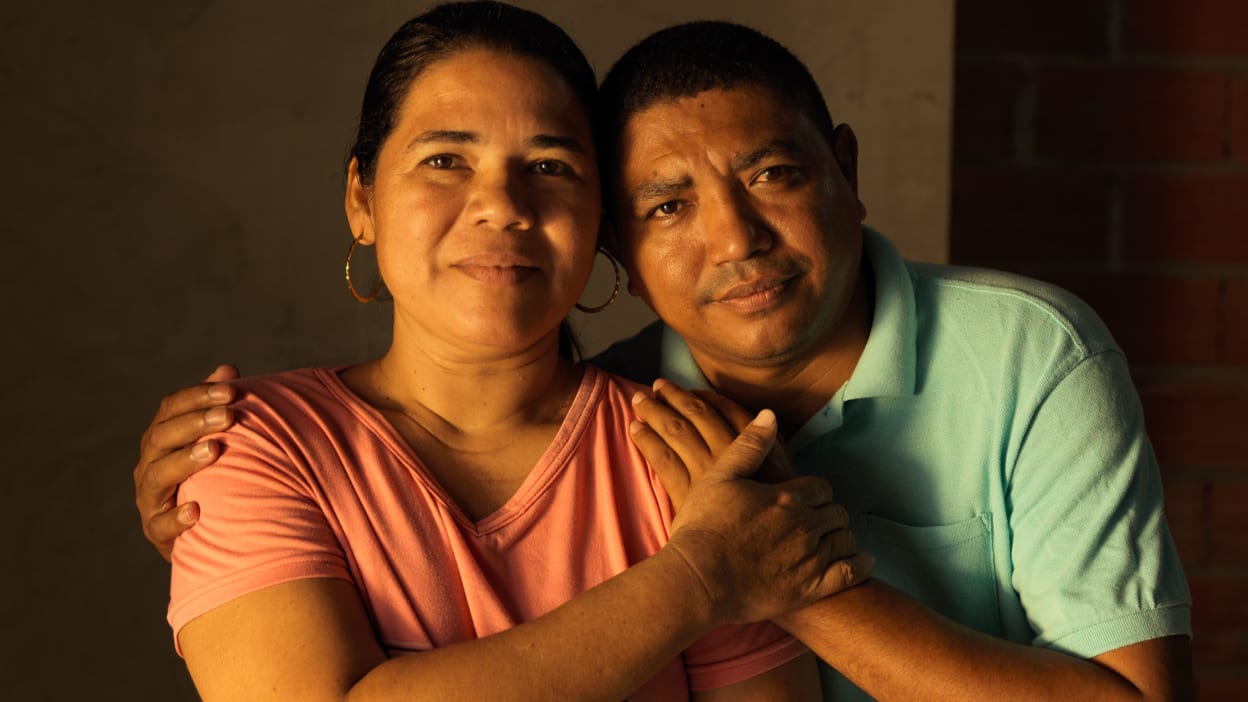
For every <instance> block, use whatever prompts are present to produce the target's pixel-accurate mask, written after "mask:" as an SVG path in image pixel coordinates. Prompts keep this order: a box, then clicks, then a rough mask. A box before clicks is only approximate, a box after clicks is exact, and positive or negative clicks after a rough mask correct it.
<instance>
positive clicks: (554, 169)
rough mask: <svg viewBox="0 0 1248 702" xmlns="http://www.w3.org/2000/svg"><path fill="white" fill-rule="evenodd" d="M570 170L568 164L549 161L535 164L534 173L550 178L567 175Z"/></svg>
mask: <svg viewBox="0 0 1248 702" xmlns="http://www.w3.org/2000/svg"><path fill="white" fill-rule="evenodd" d="M569 170H570V169H569V168H568V164H566V163H564V162H563V161H552V160H547V161H538V162H537V163H535V164H533V172H534V173H537V174H539V175H549V176H559V175H567V173H568V171H569Z"/></svg>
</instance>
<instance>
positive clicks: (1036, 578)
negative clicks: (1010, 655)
mask: <svg viewBox="0 0 1248 702" xmlns="http://www.w3.org/2000/svg"><path fill="white" fill-rule="evenodd" d="M1054 376H1055V377H1054V379H1053V381H1052V382H1051V383H1049V384H1048V387H1051V390H1049V391H1048V392H1047V394H1045V395H1044V396H1042V397H1041V398H1040V400H1039V403H1038V405H1037V406H1036V408H1035V410H1034V414H1033V416H1032V419H1031V422H1030V425H1029V426H1028V428H1027V431H1026V434H1025V436H1024V438H1023V442H1022V445H1021V447H1020V449H1019V451H1018V455H1017V459H1016V461H1015V463H1014V465H1013V470H1012V473H1011V474H1010V475H1009V482H1008V488H1007V490H1008V504H1009V505H1010V510H1011V511H1010V515H1009V525H1010V529H1011V531H1012V545H1011V552H1012V557H1013V561H1014V572H1013V585H1014V588H1015V589H1016V590H1017V592H1018V593H1019V596H1020V599H1021V601H1022V604H1023V606H1024V608H1025V610H1026V612H1027V617H1028V620H1029V622H1030V624H1031V627H1032V629H1033V630H1034V631H1035V632H1037V633H1036V638H1035V640H1034V643H1035V644H1036V645H1041V646H1047V647H1050V648H1053V649H1056V650H1059V651H1063V652H1065V653H1068V654H1071V655H1076V656H1081V657H1084V658H1091V657H1093V656H1097V655H1099V654H1101V653H1105V652H1106V651H1110V650H1113V649H1115V648H1120V647H1122V646H1126V645H1130V644H1133V643H1138V642H1140V641H1144V640H1148V639H1153V638H1158V637H1162V636H1168V635H1174V634H1183V635H1187V636H1190V635H1191V624H1190V609H1191V595H1190V594H1189V592H1188V587H1187V582H1186V579H1185V578H1184V575H1183V569H1182V566H1181V564H1180V562H1179V558H1178V554H1177V553H1176V551H1175V548H1174V544H1173V542H1172V540H1171V537H1170V533H1169V530H1168V529H1167V527H1166V522H1165V518H1164V515H1163V513H1162V486H1161V478H1160V474H1159V470H1158V467H1157V460H1156V458H1155V457H1154V454H1153V450H1152V447H1151V446H1150V444H1149V442H1148V438H1147V437H1146V435H1145V433H1144V417H1143V412H1142V410H1141V407H1140V402H1139V398H1138V396H1137V394H1136V392H1135V389H1134V386H1133V385H1132V383H1131V378H1130V375H1129V373H1128V371H1127V365H1126V359H1125V358H1124V357H1123V356H1122V354H1121V353H1120V352H1119V351H1117V350H1116V349H1107V350H1102V351H1095V352H1092V353H1090V354H1088V355H1086V356H1084V357H1082V358H1080V359H1079V360H1077V361H1076V362H1073V363H1072V364H1071V365H1070V366H1069V367H1068V368H1066V369H1062V368H1058V369H1057V370H1056V371H1054Z"/></svg>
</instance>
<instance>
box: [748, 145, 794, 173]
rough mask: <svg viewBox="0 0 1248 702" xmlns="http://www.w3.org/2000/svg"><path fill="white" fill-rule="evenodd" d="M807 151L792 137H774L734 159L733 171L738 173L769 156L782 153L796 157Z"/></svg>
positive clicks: (781, 154)
mask: <svg viewBox="0 0 1248 702" xmlns="http://www.w3.org/2000/svg"><path fill="white" fill-rule="evenodd" d="M805 152H806V150H805V149H803V148H802V146H801V144H799V143H797V142H796V141H793V140H792V139H772V140H771V141H769V142H767V143H766V144H763V145H762V146H760V147H758V148H757V149H754V150H753V151H750V152H748V153H744V154H741V155H740V156H738V157H736V158H735V159H733V160H732V164H731V168H732V172H733V173H738V172H740V171H746V170H749V169H751V168H753V167H754V166H757V165H758V164H759V162H760V161H762V160H763V159H765V158H767V157H768V156H776V155H780V156H788V157H790V158H796V157H800V156H802V155H803V154H804V153H805Z"/></svg>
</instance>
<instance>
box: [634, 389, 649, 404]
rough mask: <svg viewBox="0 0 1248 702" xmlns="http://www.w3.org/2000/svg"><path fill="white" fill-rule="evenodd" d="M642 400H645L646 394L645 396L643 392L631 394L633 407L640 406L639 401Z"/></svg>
mask: <svg viewBox="0 0 1248 702" xmlns="http://www.w3.org/2000/svg"><path fill="white" fill-rule="evenodd" d="M644 399H646V394H645V393H644V392H635V393H633V404H634V405H640V404H641V401H642V400H644Z"/></svg>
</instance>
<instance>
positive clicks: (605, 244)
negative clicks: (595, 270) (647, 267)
mask: <svg viewBox="0 0 1248 702" xmlns="http://www.w3.org/2000/svg"><path fill="white" fill-rule="evenodd" d="M623 243H624V242H622V241H621V240H620V230H619V229H617V228H616V226H615V224H613V223H612V222H611V218H610V217H609V216H607V215H604V216H603V218H602V225H601V226H600V227H599V228H598V245H599V246H601V247H602V248H603V249H606V251H607V254H609V255H610V256H611V257H612V258H614V259H615V261H616V263H618V264H620V267H621V268H623V269H624V279H625V280H627V281H628V284H627V285H626V286H625V289H627V290H628V294H629V295H632V296H633V297H640V295H639V294H638V288H637V286H636V284H635V283H634V282H633V269H632V265H633V261H632V258H631V257H630V256H628V253H627V251H626V250H625V249H624V247H623Z"/></svg>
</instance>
